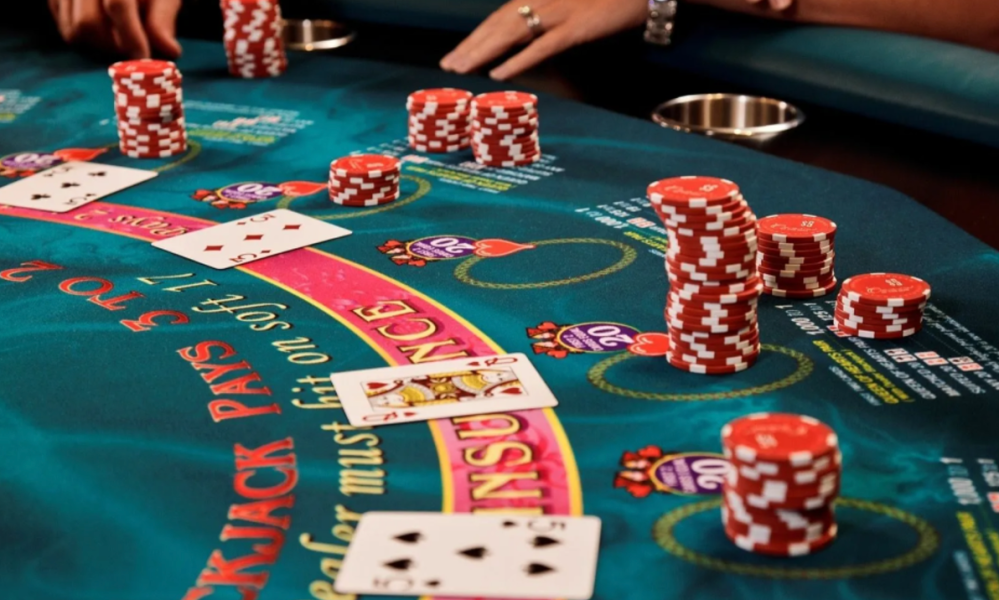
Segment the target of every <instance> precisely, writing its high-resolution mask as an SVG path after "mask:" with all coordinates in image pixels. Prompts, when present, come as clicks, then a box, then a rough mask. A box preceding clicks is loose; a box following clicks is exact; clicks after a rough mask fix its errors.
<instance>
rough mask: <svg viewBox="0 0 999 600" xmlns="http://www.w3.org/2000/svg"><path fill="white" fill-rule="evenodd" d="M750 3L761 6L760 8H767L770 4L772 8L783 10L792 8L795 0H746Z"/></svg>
mask: <svg viewBox="0 0 999 600" xmlns="http://www.w3.org/2000/svg"><path fill="white" fill-rule="evenodd" d="M746 1H747V2H749V3H750V4H754V5H757V6H759V7H760V8H766V7H767V6H768V5H769V6H770V8H771V9H772V10H777V11H782V10H787V9H789V8H791V5H792V4H793V3H794V0H746Z"/></svg>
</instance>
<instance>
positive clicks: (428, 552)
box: [333, 512, 600, 600]
mask: <svg viewBox="0 0 999 600" xmlns="http://www.w3.org/2000/svg"><path fill="white" fill-rule="evenodd" d="M599 546H600V519H598V518H596V517H567V516H561V515H546V516H503V515H498V516H495V515H488V516H486V515H472V514H442V513H420V512H369V513H365V514H364V516H363V517H362V518H361V520H360V522H359V523H358V525H357V529H356V531H355V532H354V536H353V538H352V539H351V542H350V547H349V548H348V549H347V555H346V557H345V558H344V561H343V566H342V567H341V569H340V572H339V574H338V575H337V578H336V581H335V582H334V585H333V587H334V589H335V590H336V591H337V592H339V593H341V594H377V595H398V596H421V595H424V594H427V595H433V596H437V597H440V596H457V597H464V598H476V597H485V598H564V599H566V600H587V599H588V598H590V597H591V596H592V595H593V581H594V578H595V576H596V572H597V555H598V553H599Z"/></svg>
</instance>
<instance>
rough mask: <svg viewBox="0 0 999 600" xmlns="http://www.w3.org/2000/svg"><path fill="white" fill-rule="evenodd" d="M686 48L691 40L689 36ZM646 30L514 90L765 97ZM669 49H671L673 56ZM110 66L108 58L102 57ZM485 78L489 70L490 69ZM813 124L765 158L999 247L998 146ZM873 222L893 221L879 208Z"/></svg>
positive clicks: (40, 8)
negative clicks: (648, 55)
mask: <svg viewBox="0 0 999 600" xmlns="http://www.w3.org/2000/svg"><path fill="white" fill-rule="evenodd" d="M215 5H216V3H215V2H214V1H213V0H211V1H210V0H188V1H187V3H185V8H184V11H183V12H182V14H181V17H180V19H179V29H180V34H181V35H183V36H188V37H198V38H204V39H216V38H219V37H220V36H221V30H222V25H221V17H220V14H219V11H218V10H217V9H215ZM282 6H283V7H284V10H285V15H286V16H288V17H289V18H304V17H324V16H329V15H326V14H315V13H313V12H310V11H312V8H311V7H310V3H309V2H308V1H307V0H287V1H286V2H285V3H283V4H282ZM685 8H687V10H686V11H685V13H684V15H685V18H688V19H697V20H699V21H703V20H710V19H711V18H712V11H710V10H692V9H694V8H695V7H685ZM5 12H6V13H7V18H5V19H3V23H2V24H0V30H2V29H3V28H4V27H10V26H15V27H17V28H18V29H19V30H21V32H22V33H23V30H24V29H34V30H36V31H37V32H38V35H39V43H43V44H51V45H53V46H56V45H59V44H62V41H61V40H60V39H59V36H58V34H57V32H56V30H55V28H54V27H53V25H52V21H51V18H50V17H49V15H48V10H47V3H46V2H45V1H44V0H33V1H31V2H21V3H14V6H9V7H5ZM352 26H353V27H354V28H355V29H356V30H357V31H358V36H357V39H356V40H355V41H354V43H352V44H350V45H348V46H346V47H344V48H341V49H338V50H334V51H331V52H330V53H329V55H330V59H331V60H335V59H336V57H338V56H351V57H363V58H369V59H377V60H384V61H389V62H394V63H402V64H411V65H414V66H421V67H431V68H433V67H436V66H437V62H438V61H439V60H440V58H441V57H442V56H444V54H446V53H447V52H448V51H450V50H451V49H452V48H453V47H454V46H455V45H457V43H458V42H460V41H461V39H462V38H463V37H464V35H463V34H461V33H456V32H453V31H443V30H441V31H438V30H427V29H416V28H400V27H391V26H386V25H381V24H377V25H376V24H365V23H354V24H352ZM678 43H682V30H681V36H680V39H679V41H678ZM642 44H643V43H642V42H641V35H640V32H638V31H630V32H626V33H625V34H622V35H619V36H616V37H614V38H611V39H608V40H603V41H600V42H597V43H594V44H590V45H588V46H585V47H581V48H576V49H574V50H571V51H569V52H567V53H565V54H563V55H562V56H560V57H558V58H556V59H554V60H550V61H548V62H547V63H545V64H543V65H541V66H540V67H538V68H536V69H534V70H532V71H530V72H528V73H526V74H524V75H522V76H520V77H517V78H516V79H514V81H513V82H511V86H513V87H525V88H533V89H538V90H542V91H545V92H548V93H551V94H555V95H558V96H561V97H564V98H571V99H575V100H578V101H580V102H585V103H587V104H591V105H595V106H599V107H602V108H605V109H607V110H611V111H614V112H618V113H623V114H627V115H631V116H634V117H638V118H641V119H648V118H649V114H650V113H651V111H652V109H653V108H654V107H655V106H656V105H657V104H659V103H660V102H662V101H664V100H668V99H670V98H675V97H677V96H682V95H686V94H695V93H707V92H738V93H749V94H754V93H760V94H764V95H765V91H762V90H754V89H747V88H745V87H741V86H733V85H731V84H727V83H725V82H722V81H717V80H710V79H706V78H703V77H700V76H698V75H697V74H696V73H688V72H682V71H667V70H665V69H663V68H662V67H655V66H652V65H649V64H648V63H646V62H644V61H643V60H642V59H641V54H642V52H643V51H644V50H645V49H644V48H643V46H642ZM663 51H664V52H668V51H669V50H668V49H664V50H663ZM94 58H95V60H104V61H107V60H109V58H108V57H97V56H95V57H94ZM484 72H485V70H484ZM782 100H788V101H791V102H795V103H796V104H798V105H799V106H800V107H801V108H802V109H803V110H804V111H805V113H806V115H807V117H808V118H807V121H806V122H805V124H804V125H803V126H802V127H800V128H799V129H797V130H795V131H793V132H791V133H789V134H786V135H785V136H783V137H781V138H778V139H777V140H775V141H774V142H772V143H770V144H769V145H767V146H765V147H763V148H761V149H762V150H763V151H765V152H768V153H771V154H774V155H777V156H781V157H784V158H788V159H791V160H796V161H799V162H803V163H808V164H811V165H815V166H818V167H823V168H826V169H829V170H832V171H837V172H840V173H845V174H848V175H853V176H855V177H860V178H863V179H867V180H869V181H873V182H876V183H881V184H884V185H887V186H889V187H892V188H895V189H897V190H900V191H902V192H903V193H905V194H908V195H909V196H912V197H913V198H915V199H916V200H917V201H919V202H920V203H922V204H924V205H925V206H927V207H929V208H930V209H932V210H934V211H936V212H937V213H939V214H940V215H942V216H943V217H945V218H947V219H948V220H950V221H952V222H954V223H955V224H957V225H959V226H960V227H961V228H963V229H965V230H966V231H968V232H969V233H971V234H972V235H974V236H975V237H977V238H979V239H980V240H982V241H984V242H986V243H987V244H989V245H991V246H992V247H993V248H997V249H999V228H997V227H996V224H999V149H994V148H988V147H985V146H980V145H977V144H974V143H971V142H965V141H961V140H956V139H951V138H947V137H944V136H940V135H936V134H931V133H926V132H923V131H918V130H915V129H910V128H906V127H902V126H898V125H892V124H887V123H883V122H879V121H875V120H872V119H868V118H864V117H860V116H857V115H853V114H848V113H845V112H842V111H838V110H836V109H835V108H828V107H820V106H815V105H812V104H803V103H800V102H796V101H795V99H794V98H782ZM871 212H872V218H891V215H887V214H880V213H879V211H878V207H876V206H873V207H871Z"/></svg>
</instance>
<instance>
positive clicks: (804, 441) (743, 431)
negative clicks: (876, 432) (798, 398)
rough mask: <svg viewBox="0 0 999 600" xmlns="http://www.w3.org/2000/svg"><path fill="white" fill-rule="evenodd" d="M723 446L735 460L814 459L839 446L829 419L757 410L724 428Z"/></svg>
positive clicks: (802, 461)
mask: <svg viewBox="0 0 999 600" xmlns="http://www.w3.org/2000/svg"><path fill="white" fill-rule="evenodd" d="M722 446H723V447H724V448H725V449H726V450H727V451H730V453H731V455H732V456H733V457H734V459H735V460H739V461H741V462H744V463H756V462H759V461H772V462H785V463H789V464H791V465H803V464H808V463H811V462H813V461H814V460H815V458H816V457H820V456H825V455H827V454H832V453H833V452H835V451H836V450H837V448H838V440H837V437H836V433H835V432H834V431H833V430H832V429H831V428H830V427H829V426H828V425H826V424H825V423H822V422H821V421H819V420H818V419H815V418H813V417H809V416H805V415H795V414H790V413H754V414H751V415H747V416H745V417H741V418H738V419H736V420H734V421H732V422H730V423H728V424H727V425H725V427H723V428H722Z"/></svg>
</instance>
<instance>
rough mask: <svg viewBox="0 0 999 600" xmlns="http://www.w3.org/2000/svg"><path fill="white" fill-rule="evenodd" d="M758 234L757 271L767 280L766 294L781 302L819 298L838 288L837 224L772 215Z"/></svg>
mask: <svg viewBox="0 0 999 600" xmlns="http://www.w3.org/2000/svg"><path fill="white" fill-rule="evenodd" d="M756 234H757V237H758V238H759V250H758V253H757V261H756V268H757V270H758V271H759V274H760V279H762V280H763V293H765V294H771V295H773V296H778V297H781V298H818V297H820V296H824V295H826V294H828V293H829V292H830V291H832V290H833V288H835V287H836V273H835V272H834V271H833V262H834V259H835V257H836V252H835V250H834V246H833V242H834V239H835V237H836V224H835V223H833V222H832V221H830V220H829V219H825V218H823V217H817V216H815V215H802V214H783V215H772V216H769V217H763V218H761V219H760V220H759V222H758V224H757V229H756Z"/></svg>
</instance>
